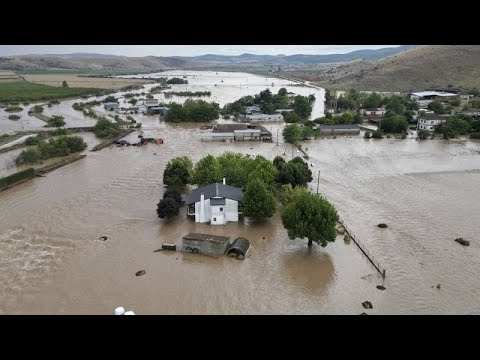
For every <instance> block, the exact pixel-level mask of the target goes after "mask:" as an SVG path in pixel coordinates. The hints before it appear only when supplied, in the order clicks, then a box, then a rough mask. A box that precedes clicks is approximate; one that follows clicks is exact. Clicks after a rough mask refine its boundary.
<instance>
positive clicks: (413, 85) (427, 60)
mask: <svg viewBox="0 0 480 360" xmlns="http://www.w3.org/2000/svg"><path fill="white" fill-rule="evenodd" d="M315 83H316V84H317V85H319V86H321V87H325V88H331V89H339V90H346V89H357V90H370V91H373V90H375V91H402V92H409V91H420V90H424V89H428V88H464V89H471V88H473V87H480V46H479V45H425V46H421V47H417V48H415V49H411V50H408V51H405V52H402V53H400V54H397V55H393V56H389V57H387V58H384V59H381V60H377V61H353V62H350V63H346V64H342V65H340V66H337V67H335V68H334V69H331V70H329V71H326V72H324V73H322V74H321V75H320V77H319V80H317V81H316V82H315Z"/></svg>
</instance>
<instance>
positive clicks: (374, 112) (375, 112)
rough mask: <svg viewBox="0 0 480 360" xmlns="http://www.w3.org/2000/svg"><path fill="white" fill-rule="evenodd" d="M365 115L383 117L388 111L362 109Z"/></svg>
mask: <svg viewBox="0 0 480 360" xmlns="http://www.w3.org/2000/svg"><path fill="white" fill-rule="evenodd" d="M360 111H361V112H362V113H363V115H373V116H383V115H385V113H386V112H387V110H385V109H382V108H378V109H362V110H360Z"/></svg>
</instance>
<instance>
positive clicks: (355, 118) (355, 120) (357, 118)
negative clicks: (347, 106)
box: [353, 111, 363, 124]
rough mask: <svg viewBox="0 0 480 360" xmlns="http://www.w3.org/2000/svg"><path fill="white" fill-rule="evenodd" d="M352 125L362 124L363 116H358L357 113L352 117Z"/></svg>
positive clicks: (358, 112)
mask: <svg viewBox="0 0 480 360" xmlns="http://www.w3.org/2000/svg"><path fill="white" fill-rule="evenodd" d="M353 123H354V124H361V123H363V116H362V114H360V111H357V112H356V113H355V115H353Z"/></svg>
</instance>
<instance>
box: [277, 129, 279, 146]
mask: <svg viewBox="0 0 480 360" xmlns="http://www.w3.org/2000/svg"><path fill="white" fill-rule="evenodd" d="M278 130H280V129H277V146H278Z"/></svg>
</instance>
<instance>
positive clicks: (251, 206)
mask: <svg viewBox="0 0 480 360" xmlns="http://www.w3.org/2000/svg"><path fill="white" fill-rule="evenodd" d="M243 205H244V211H243V214H244V215H245V216H248V217H249V218H252V219H253V220H261V219H265V218H269V217H272V216H273V214H274V213H275V209H276V201H275V196H274V195H273V193H272V192H271V191H270V190H269V189H268V187H267V185H266V184H265V183H264V182H263V181H261V180H260V179H257V178H253V179H252V180H250V181H249V182H248V184H247V187H246V189H245V193H244V194H243Z"/></svg>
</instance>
